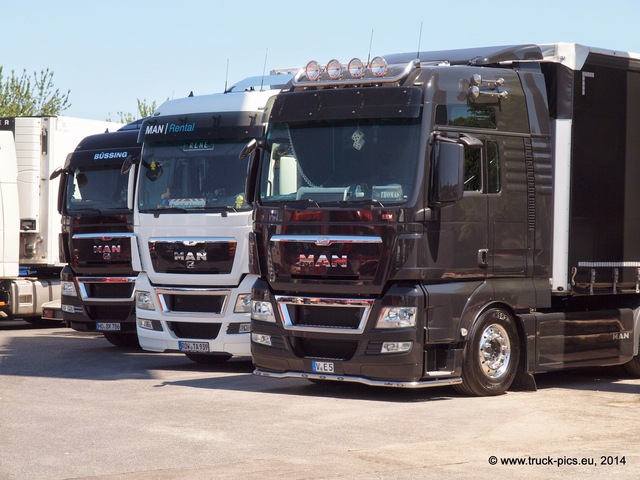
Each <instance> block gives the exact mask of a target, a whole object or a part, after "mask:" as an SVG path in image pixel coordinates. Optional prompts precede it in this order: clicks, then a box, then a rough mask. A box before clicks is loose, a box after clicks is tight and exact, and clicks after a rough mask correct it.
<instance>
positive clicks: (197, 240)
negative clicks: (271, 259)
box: [148, 237, 238, 245]
mask: <svg viewBox="0 0 640 480" xmlns="http://www.w3.org/2000/svg"><path fill="white" fill-rule="evenodd" d="M148 242H149V243H184V244H185V245H197V244H199V243H237V242H238V241H237V240H236V239H235V238H234V237H150V238H149V239H148Z"/></svg>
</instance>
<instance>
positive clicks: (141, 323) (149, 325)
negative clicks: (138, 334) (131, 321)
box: [138, 318, 153, 330]
mask: <svg viewBox="0 0 640 480" xmlns="http://www.w3.org/2000/svg"><path fill="white" fill-rule="evenodd" d="M138 326H139V327H140V328H146V329H147V330H153V321H152V320H144V319H142V318H139V319H138Z"/></svg>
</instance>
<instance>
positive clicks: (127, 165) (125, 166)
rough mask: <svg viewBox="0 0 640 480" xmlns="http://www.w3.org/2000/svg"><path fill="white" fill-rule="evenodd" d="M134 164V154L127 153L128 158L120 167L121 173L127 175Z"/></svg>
mask: <svg viewBox="0 0 640 480" xmlns="http://www.w3.org/2000/svg"><path fill="white" fill-rule="evenodd" d="M132 166H133V155H127V158H125V159H124V162H122V166H121V167H120V175H126V174H127V173H129V170H131V167H132Z"/></svg>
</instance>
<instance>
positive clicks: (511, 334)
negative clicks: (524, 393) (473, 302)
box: [454, 308, 520, 397]
mask: <svg viewBox="0 0 640 480" xmlns="http://www.w3.org/2000/svg"><path fill="white" fill-rule="evenodd" d="M519 359H520V342H519V338H518V331H517V329H516V327H515V324H514V321H513V318H512V316H511V314H509V313H507V312H506V311H505V310H503V309H501V308H490V309H489V310H487V311H485V312H484V313H482V315H480V318H478V320H477V321H476V323H475V325H474V326H473V328H472V330H471V334H470V336H469V340H468V341H467V344H466V346H465V349H464V353H463V360H462V383H461V384H458V385H455V386H454V387H455V389H456V390H457V391H458V392H460V393H463V394H465V395H474V396H480V397H484V396H491V395H501V394H503V393H505V392H506V391H507V390H508V389H509V387H510V386H511V384H512V383H513V380H514V379H515V377H516V374H517V372H518V362H519Z"/></svg>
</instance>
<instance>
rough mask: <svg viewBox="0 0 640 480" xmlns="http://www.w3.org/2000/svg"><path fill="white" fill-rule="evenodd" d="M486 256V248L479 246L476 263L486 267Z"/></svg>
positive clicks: (487, 251)
mask: <svg viewBox="0 0 640 480" xmlns="http://www.w3.org/2000/svg"><path fill="white" fill-rule="evenodd" d="M488 257H489V249H488V248H481V249H480V250H478V265H479V266H480V267H486V266H487V261H488V260H487V259H488Z"/></svg>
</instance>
